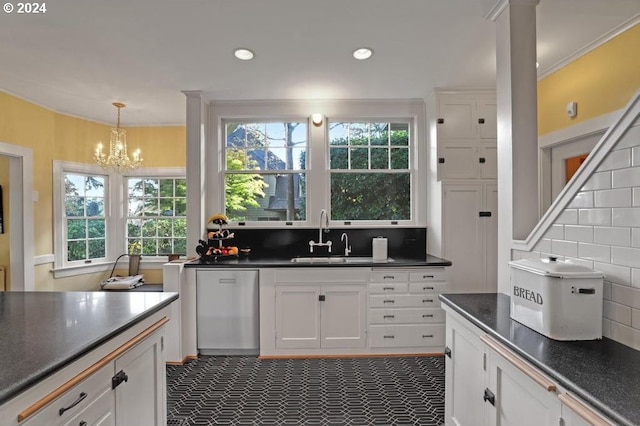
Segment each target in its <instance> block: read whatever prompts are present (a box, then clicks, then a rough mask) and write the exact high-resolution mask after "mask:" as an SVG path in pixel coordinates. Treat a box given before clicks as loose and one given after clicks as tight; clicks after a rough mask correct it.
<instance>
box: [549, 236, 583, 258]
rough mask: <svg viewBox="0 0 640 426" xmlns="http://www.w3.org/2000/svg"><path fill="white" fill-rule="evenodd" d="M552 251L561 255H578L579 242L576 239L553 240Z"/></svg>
mask: <svg viewBox="0 0 640 426" xmlns="http://www.w3.org/2000/svg"><path fill="white" fill-rule="evenodd" d="M551 252H552V253H554V254H557V255H560V256H569V257H578V243H576V242H575V241H564V240H551Z"/></svg>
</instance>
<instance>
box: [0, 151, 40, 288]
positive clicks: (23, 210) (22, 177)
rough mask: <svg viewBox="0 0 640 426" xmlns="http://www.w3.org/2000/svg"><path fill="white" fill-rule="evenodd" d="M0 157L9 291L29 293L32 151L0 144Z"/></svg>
mask: <svg viewBox="0 0 640 426" xmlns="http://www.w3.org/2000/svg"><path fill="white" fill-rule="evenodd" d="M0 156H3V157H6V158H8V160H9V188H8V190H9V197H8V204H9V205H8V215H7V216H8V217H9V218H10V223H9V222H7V223H3V225H4V228H5V232H8V233H9V241H10V243H9V253H10V255H9V257H10V260H9V274H10V276H11V281H10V287H9V289H10V290H11V291H33V290H35V282H34V276H35V271H34V261H33V260H34V251H33V243H34V239H33V151H32V150H31V149H29V148H25V147H21V146H16V145H11V144H8V143H4V142H0Z"/></svg>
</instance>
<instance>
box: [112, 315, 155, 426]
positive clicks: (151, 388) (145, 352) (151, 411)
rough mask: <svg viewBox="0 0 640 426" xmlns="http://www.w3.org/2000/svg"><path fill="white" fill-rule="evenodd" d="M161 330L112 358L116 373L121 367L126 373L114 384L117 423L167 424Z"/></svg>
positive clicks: (121, 425) (124, 425) (138, 425)
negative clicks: (118, 382)
mask: <svg viewBox="0 0 640 426" xmlns="http://www.w3.org/2000/svg"><path fill="white" fill-rule="evenodd" d="M163 333H164V328H161V329H160V330H158V331H156V332H155V333H153V334H152V335H150V336H149V337H148V338H146V339H145V340H143V341H142V342H140V343H138V344H137V345H136V346H134V347H133V348H131V349H130V350H128V351H127V352H125V353H124V354H123V355H122V356H120V357H119V358H117V359H116V361H115V372H116V374H118V373H119V372H120V371H122V372H124V374H126V376H127V381H126V382H122V383H120V385H118V386H117V387H116V388H115V393H116V424H118V426H145V425H148V426H157V425H164V424H166V373H165V362H164V354H163V353H162V340H163Z"/></svg>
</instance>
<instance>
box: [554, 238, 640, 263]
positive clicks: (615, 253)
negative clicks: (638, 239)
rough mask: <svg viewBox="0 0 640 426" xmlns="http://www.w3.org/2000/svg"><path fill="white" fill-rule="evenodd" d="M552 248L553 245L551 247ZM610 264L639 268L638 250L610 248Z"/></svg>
mask: <svg viewBox="0 0 640 426" xmlns="http://www.w3.org/2000/svg"><path fill="white" fill-rule="evenodd" d="M551 247H553V244H552V246H551ZM611 263H613V264H615V265H622V266H631V267H633V268H640V248H630V247H615V246H612V247H611Z"/></svg>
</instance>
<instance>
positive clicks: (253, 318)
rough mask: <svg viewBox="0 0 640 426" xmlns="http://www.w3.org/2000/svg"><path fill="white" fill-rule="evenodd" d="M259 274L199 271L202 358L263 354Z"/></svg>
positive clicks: (198, 291)
mask: <svg viewBox="0 0 640 426" xmlns="http://www.w3.org/2000/svg"><path fill="white" fill-rule="evenodd" d="M258 277H259V275H258V271H257V270H234V269H226V270H218V269H211V270H198V271H197V272H196V297H197V302H196V309H197V328H198V330H197V337H198V351H199V353H200V354H202V355H257V354H259V353H260V315H259V309H260V308H259V296H260V295H259V291H258V280H259V278H258Z"/></svg>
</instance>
